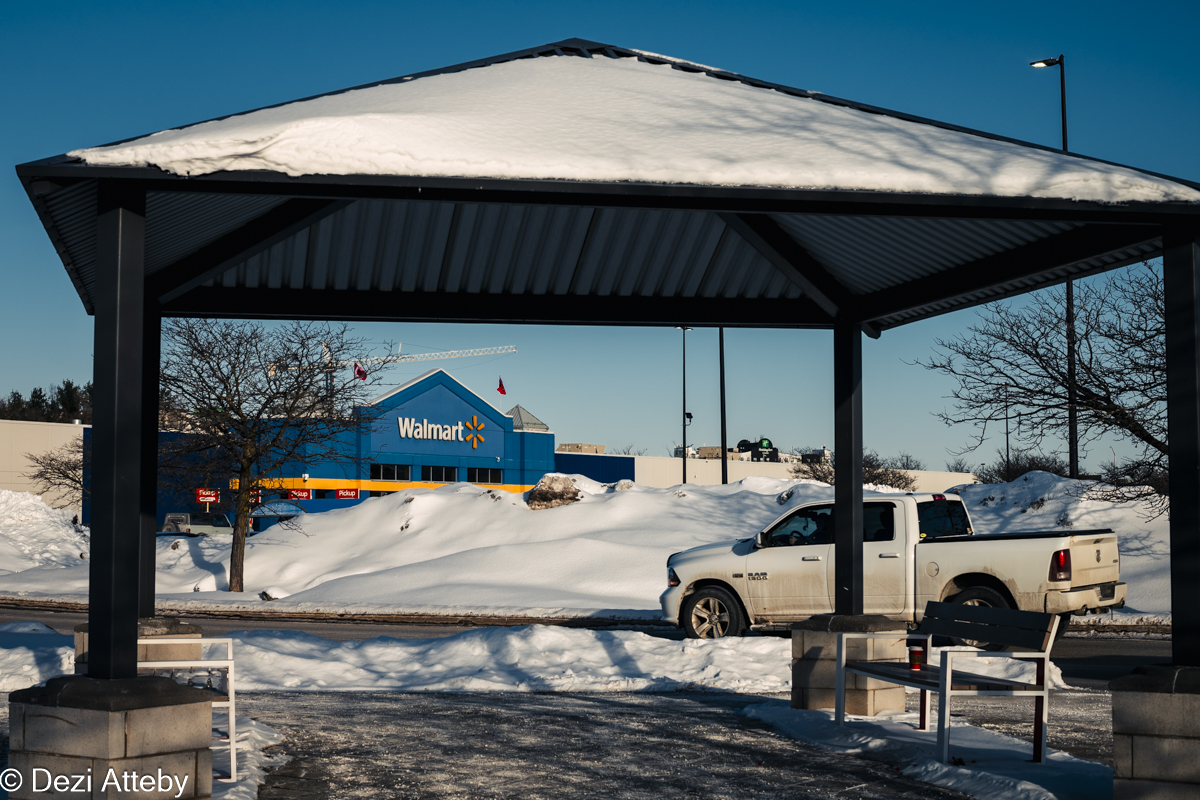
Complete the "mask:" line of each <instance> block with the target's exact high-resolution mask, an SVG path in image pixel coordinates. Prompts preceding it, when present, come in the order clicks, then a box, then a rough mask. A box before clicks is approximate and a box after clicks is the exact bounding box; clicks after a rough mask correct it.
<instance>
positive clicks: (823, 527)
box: [767, 506, 833, 547]
mask: <svg viewBox="0 0 1200 800" xmlns="http://www.w3.org/2000/svg"><path fill="white" fill-rule="evenodd" d="M832 541H833V506H818V507H816V508H805V509H801V510H800V511H797V512H796V513H795V514H792V515H791V516H790V517H788V518H787V519H785V520H783V521H782V522H780V523H779V524H778V525H776V526H775V527H774V528H772V529H771V533H770V535H769V536H768V537H767V547H793V546H796V545H806V544H829V543H831V542H832Z"/></svg>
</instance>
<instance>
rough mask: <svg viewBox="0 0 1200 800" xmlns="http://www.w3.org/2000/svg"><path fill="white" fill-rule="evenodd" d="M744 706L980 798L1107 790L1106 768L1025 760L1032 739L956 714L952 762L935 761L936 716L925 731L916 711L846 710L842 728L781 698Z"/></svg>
mask: <svg viewBox="0 0 1200 800" xmlns="http://www.w3.org/2000/svg"><path fill="white" fill-rule="evenodd" d="M744 713H745V714H746V715H747V716H749V717H751V718H754V719H760V720H763V721H764V722H767V723H770V724H771V725H774V726H775V727H776V728H778V729H779V730H781V731H783V732H784V733H786V734H787V735H789V736H792V737H793V738H796V739H800V740H801V741H804V742H808V743H810V744H815V745H818V746H820V747H825V748H828V749H830V750H835V751H837V752H842V753H855V754H858V755H863V756H866V757H867V758H872V759H876V760H878V761H883V762H885V763H888V764H894V765H895V766H896V767H897V769H899V770H900V772H901V773H903V774H904V775H906V776H908V777H910V778H915V779H916V780H919V781H924V782H926V783H932V784H934V785H936V786H943V787H946V788H947V789H957V790H958V791H960V792H965V793H966V794H969V795H971V796H973V797H978V798H983V799H984V800H1095V798H1098V797H1108V796H1111V795H1112V785H1113V771H1112V769H1111V768H1110V767H1107V766H1105V765H1103V764H1099V763H1096V762H1094V761H1085V760H1083V759H1081V758H1077V757H1075V756H1073V755H1071V754H1069V753H1063V752H1061V751H1058V750H1048V751H1047V758H1046V760H1045V762H1043V763H1041V764H1032V763H1029V760H1028V759H1029V758H1030V755H1031V753H1032V751H1033V744H1032V742H1030V741H1028V740H1024V739H1016V738H1013V737H1011V736H1005V735H1003V734H1000V733H996V732H994V731H989V730H985V729H983V728H977V727H975V726H973V725H968V724H966V723H964V722H962V721H960V720H953V719H952V720H951V731H950V755H951V757H952V758H958V759H961V760H962V763H961V765H958V766H955V765H954V764H942V763H940V762H939V761H938V760H937V724H936V722H935V723H932V724H931V725H930V729H929V730H928V731H919V730H917V729H916V727H917V725H918V724H919V723H918V717H917V714H915V713H906V714H894V715H891V716H880V717H854V716H848V717H847V724H846V725H845V726H841V727H839V726H838V725H837V724H835V723H834V721H833V712H831V711H797V710H793V709H791V708H788V705H787V703H784V702H773V703H764V704H761V705H755V706H750V707H749V708H747V709H746V710H745V712H744ZM958 763H959V762H955V764H958Z"/></svg>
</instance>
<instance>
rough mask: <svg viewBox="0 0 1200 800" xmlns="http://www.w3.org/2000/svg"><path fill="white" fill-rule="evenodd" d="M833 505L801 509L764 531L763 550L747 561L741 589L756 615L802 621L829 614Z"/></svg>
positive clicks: (751, 553) (756, 552)
mask: <svg viewBox="0 0 1200 800" xmlns="http://www.w3.org/2000/svg"><path fill="white" fill-rule="evenodd" d="M832 523H833V506H831V505H828V506H810V507H808V508H802V509H800V510H798V511H796V512H795V513H793V514H791V515H790V516H788V517H785V518H784V519H783V520H781V521H780V522H778V523H777V524H776V525H775V526H774V527H773V528H771V529H770V530H769V531H768V532H767V536H766V542H765V544H766V546H765V547H760V548H757V549H755V550H752V551H750V554H749V555H748V556H746V586H747V587H748V589H747V594H748V595H749V597H750V602H751V604H752V605H753V606H754V614H755V616H761V617H766V618H803V617H809V616H812V615H813V614H825V613H829V612H831V611H832V610H833V606H832V605H831V604H830V602H829V597H830V592H829V579H828V570H829V569H830V562H831V560H832V558H833V524H832Z"/></svg>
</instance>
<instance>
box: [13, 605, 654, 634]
mask: <svg viewBox="0 0 1200 800" xmlns="http://www.w3.org/2000/svg"><path fill="white" fill-rule="evenodd" d="M0 608H27V609H29V610H31V611H76V612H86V611H87V610H88V604H87V603H74V602H70V601H65V600H32V599H31V600H25V599H15V598H3V599H0ZM159 616H163V617H189V618H195V617H207V618H210V619H252V620H272V619H277V620H289V621H293V622H348V623H352V624H353V623H356V622H372V623H383V624H392V625H459V626H472V627H478V628H486V627H503V628H512V627H516V626H518V625H556V626H559V627H564V628H610V627H613V626H616V625H626V626H633V627H651V628H674V627H675V626H674V625H672V624H671V623H669V622H663V621H662V620H656V619H621V618H618V617H516V616H488V615H483V614H347V613H338V612H329V613H321V612H301V611H250V610H229V611H213V610H191V609H188V610H187V611H176V610H173V609H170V608H167V609H163V610H161V611H160V612H159Z"/></svg>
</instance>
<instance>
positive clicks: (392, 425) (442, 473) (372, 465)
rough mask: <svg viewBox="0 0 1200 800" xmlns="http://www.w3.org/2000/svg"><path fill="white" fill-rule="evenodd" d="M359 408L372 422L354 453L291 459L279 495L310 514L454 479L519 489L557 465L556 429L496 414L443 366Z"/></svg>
mask: <svg viewBox="0 0 1200 800" xmlns="http://www.w3.org/2000/svg"><path fill="white" fill-rule="evenodd" d="M364 410H365V411H366V413H370V414H371V415H372V416H373V417H375V422H374V424H373V426H372V429H371V431H370V433H367V434H363V435H362V436H360V437H358V441H357V442H355V443H354V445H353V449H354V451H355V454H356V456H357V458H355V459H346V460H345V461H340V460H339V461H323V462H307V463H297V464H296V465H295V466H294V468H293V470H289V471H290V472H291V474H288V475H279V476H278V478H276V479H275V480H273V481H272V483H273V484H275V485H276V486H278V487H279V493H280V496H284V495H286V496H287V497H288V498H289V499H292V500H294V501H296V502H298V503H299V504H300V505H301V506H302V507H303V508H304V509H305V510H307V511H309V512H315V511H327V510H330V509H334V508H343V507H346V506H350V505H354V504H355V503H359V502H361V501H362V500H364V499H366V498H368V497H378V496H382V495H385V494H389V493H391V492H396V491H400V490H402V489H410V488H413V487H418V486H423V487H436V486H441V485H444V484H447V483H455V482H467V483H473V484H477V485H480V486H488V487H494V488H496V489H502V490H504V491H509V492H524V491H527V490H529V489H531V488H533V486H534V485H536V484H537V482H538V480H539V479H541V477H542V476H543V475H545V474H546V473H547V472H553V471H554V468H555V466H554V434H553V433H552V432H551V431H550V430H549V429H548V428H547V427H546V426H545V424H543V423H542V422H541V421H540V420H537V419H536V418H535V417H533V416H532V415H531V414H529V412H527V411H525V410H524V409H521V408H520V406H518V407H516V408H514V409H512V411H511V412H510V413H508V414H506V413H503V412H501V411H499V410H498V409H496V408H495V407H494V406H492V405H491V404H490V403H488V402H487V401H486V400H484V399H483V398H482V397H480V396H479V395H477V394H475V393H474V392H473V391H471V390H470V389H468V388H467V387H466V386H464V385H463V384H461V383H459V382H458V381H457V380H455V379H454V378H453V377H452V376H451V375H450V374H449V373H447V372H446V371H445V370H442V369H435V370H432V371H430V372H427V373H425V374H424V375H422V376H420V377H419V378H416V379H414V380H412V381H409V382H408V383H406V384H404V385H403V386H400V387H399V388H397V389H395V390H394V391H392V392H389V393H388V394H386V395H383V396H382V397H379V398H376V399H375V400H373V401H371V403H370V404H369V405H368V406H367V407H365V409H364ZM518 412H519V413H518ZM264 499H265V498H264Z"/></svg>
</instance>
